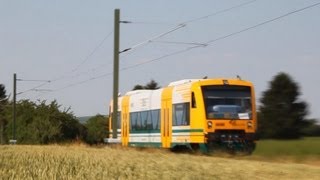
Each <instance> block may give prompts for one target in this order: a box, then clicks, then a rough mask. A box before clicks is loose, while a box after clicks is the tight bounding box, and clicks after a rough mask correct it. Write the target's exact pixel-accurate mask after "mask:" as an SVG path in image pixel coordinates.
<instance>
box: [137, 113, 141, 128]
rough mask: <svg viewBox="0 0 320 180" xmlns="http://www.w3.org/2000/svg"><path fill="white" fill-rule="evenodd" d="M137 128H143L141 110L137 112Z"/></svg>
mask: <svg viewBox="0 0 320 180" xmlns="http://www.w3.org/2000/svg"><path fill="white" fill-rule="evenodd" d="M136 129H137V130H140V129H142V122H141V114H140V112H138V113H137V124H136Z"/></svg>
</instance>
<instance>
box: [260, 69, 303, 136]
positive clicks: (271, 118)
mask: <svg viewBox="0 0 320 180" xmlns="http://www.w3.org/2000/svg"><path fill="white" fill-rule="evenodd" d="M299 95H300V88H299V85H298V84H297V83H296V82H295V81H294V80H293V79H292V78H291V77H290V75H288V74H286V73H283V72H280V73H278V74H277V75H276V76H274V78H273V79H272V81H271V82H270V83H269V89H267V90H266V91H264V92H263V94H262V98H261V100H260V101H261V106H260V112H259V114H258V119H259V123H258V125H259V133H260V136H261V137H262V138H275V139H295V138H299V137H301V136H302V129H303V128H305V126H306V125H308V121H307V120H306V119H305V117H306V115H307V114H308V106H307V103H306V102H304V101H301V100H299Z"/></svg>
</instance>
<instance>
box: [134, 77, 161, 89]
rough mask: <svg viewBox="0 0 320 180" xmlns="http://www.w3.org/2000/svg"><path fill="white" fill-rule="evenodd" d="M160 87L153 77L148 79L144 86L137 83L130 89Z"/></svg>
mask: <svg viewBox="0 0 320 180" xmlns="http://www.w3.org/2000/svg"><path fill="white" fill-rule="evenodd" d="M159 88H161V87H160V86H159V85H158V83H157V82H156V81H154V80H153V79H151V80H150V82H148V83H147V84H146V85H145V86H143V85H140V84H137V85H135V86H134V87H133V89H132V90H140V89H159Z"/></svg>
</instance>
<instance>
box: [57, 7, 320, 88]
mask: <svg viewBox="0 0 320 180" xmlns="http://www.w3.org/2000/svg"><path fill="white" fill-rule="evenodd" d="M318 5H320V2H318V3H315V4H312V5H309V6H306V7H303V8H300V9H297V10H294V11H290V12H288V13H285V14H283V15H280V16H277V17H275V18H271V19H269V20H266V21H263V22H261V23H258V24H255V25H252V26H249V27H247V28H244V29H241V30H239V31H236V32H233V33H230V34H227V35H224V36H220V37H218V38H215V39H212V40H209V41H207V42H205V43H203V44H207V46H209V45H212V44H213V43H215V42H217V41H219V40H223V39H226V38H229V37H232V36H235V35H237V34H240V33H243V32H246V31H249V30H251V29H254V28H257V27H260V26H263V25H265V24H269V23H271V22H274V21H277V20H279V19H282V18H284V17H287V16H290V15H292V14H296V13H298V12H301V11H304V10H307V9H310V8H313V7H315V6H318ZM207 46H205V47H207ZM200 47H204V46H202V45H196V46H192V47H188V48H185V49H182V50H178V51H175V52H172V53H169V54H166V55H163V56H160V57H157V58H153V59H150V60H147V61H144V62H141V63H137V64H134V65H131V66H127V67H124V68H121V69H120V71H125V70H128V69H133V68H136V67H138V66H141V65H145V64H148V63H152V62H155V61H159V60H161V59H164V58H167V57H170V56H174V55H177V54H181V53H184V52H187V51H190V50H193V49H196V48H200ZM109 75H112V72H110V73H105V74H102V75H99V76H96V77H92V78H90V79H87V80H84V81H80V82H78V83H73V84H70V85H68V86H65V87H63V88H60V89H57V90H62V89H66V88H69V87H72V86H76V85H79V84H83V83H86V82H89V81H92V80H96V79H100V78H103V77H106V76H109ZM57 90H55V91H57Z"/></svg>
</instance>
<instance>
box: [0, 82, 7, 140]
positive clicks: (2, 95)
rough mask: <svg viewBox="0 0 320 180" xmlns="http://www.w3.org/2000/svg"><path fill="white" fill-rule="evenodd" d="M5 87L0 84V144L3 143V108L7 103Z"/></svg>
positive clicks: (4, 122)
mask: <svg viewBox="0 0 320 180" xmlns="http://www.w3.org/2000/svg"><path fill="white" fill-rule="evenodd" d="M6 98H7V95H6V89H5V86H4V85H3V84H0V144H3V143H4V126H5V125H6V123H7V121H6V118H5V114H4V113H5V108H6V106H7V104H8V101H7V99H6Z"/></svg>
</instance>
